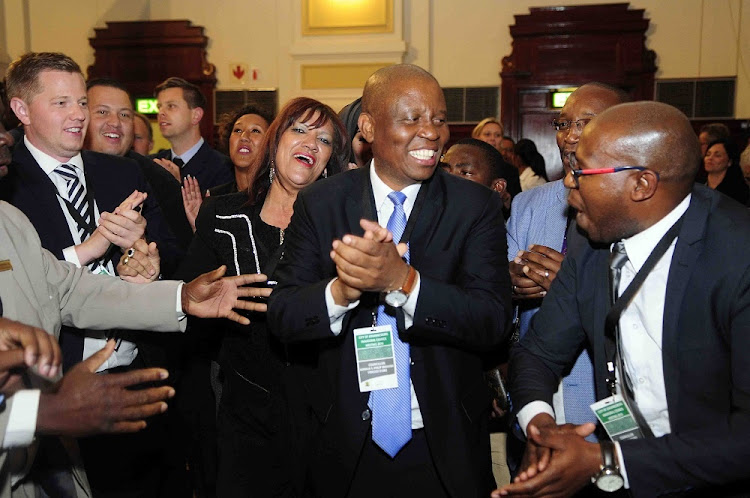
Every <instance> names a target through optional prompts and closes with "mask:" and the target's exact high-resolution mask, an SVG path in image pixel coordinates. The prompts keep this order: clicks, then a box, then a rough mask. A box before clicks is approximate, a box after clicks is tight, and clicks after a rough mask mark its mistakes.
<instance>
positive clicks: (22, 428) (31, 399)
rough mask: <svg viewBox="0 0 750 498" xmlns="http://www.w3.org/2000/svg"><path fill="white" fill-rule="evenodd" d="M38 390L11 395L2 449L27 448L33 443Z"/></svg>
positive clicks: (28, 390) (37, 409) (37, 407)
mask: <svg viewBox="0 0 750 498" xmlns="http://www.w3.org/2000/svg"><path fill="white" fill-rule="evenodd" d="M39 393H40V391H39V389H27V390H22V391H18V392H17V393H16V394H14V395H13V397H12V398H11V399H12V401H13V402H12V404H11V407H10V413H9V414H8V425H7V427H6V428H5V438H4V439H3V449H7V448H17V447H25V446H29V445H30V444H31V443H32V441H34V433H35V432H36V418H37V413H38V412H39Z"/></svg>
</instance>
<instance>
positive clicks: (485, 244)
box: [269, 65, 510, 497]
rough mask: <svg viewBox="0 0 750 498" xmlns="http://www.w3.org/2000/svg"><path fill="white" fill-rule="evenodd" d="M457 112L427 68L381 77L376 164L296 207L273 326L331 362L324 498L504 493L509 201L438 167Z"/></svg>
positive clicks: (365, 128)
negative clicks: (496, 415)
mask: <svg viewBox="0 0 750 498" xmlns="http://www.w3.org/2000/svg"><path fill="white" fill-rule="evenodd" d="M446 116H447V110H446V105H445V99H444V97H443V92H442V90H441V88H440V86H439V84H438V82H437V81H436V80H435V78H434V77H433V76H432V75H430V74H429V73H428V72H426V71H424V70H423V69H421V68H419V67H416V66H410V65H397V66H391V67H388V68H385V69H381V70H379V71H378V72H376V73H375V74H373V75H372V76H371V77H370V78H369V80H368V81H367V84H366V86H365V89H364V94H363V98H362V114H361V116H360V118H359V128H360V129H361V130H362V133H363V135H364V137H365V139H366V140H367V141H368V142H370V143H371V144H372V151H373V156H374V158H373V160H372V162H371V163H370V165H369V166H368V167H366V168H362V169H358V170H352V171H349V172H346V173H342V174H339V175H335V176H333V177H331V178H328V179H327V180H324V181H321V182H318V183H316V184H314V185H312V186H311V187H309V188H308V189H306V190H305V191H303V192H302V193H300V195H299V197H298V198H297V201H296V203H295V206H294V215H293V217H292V221H291V224H290V225H289V228H288V230H287V232H286V237H285V252H284V256H283V258H282V261H281V262H280V264H279V268H278V271H277V274H276V277H277V278H276V279H277V280H278V281H279V287H278V288H277V289H276V290H275V291H274V292H273V293H272V294H271V298H270V302H269V323H270V324H271V327H272V328H273V331H274V333H276V334H277V335H278V336H279V337H280V338H281V339H282V340H283V341H287V342H297V343H300V342H305V341H314V343H313V347H317V352H318V355H319V357H318V362H317V365H318V367H317V369H316V371H315V372H314V373H313V374H311V375H309V376H306V378H304V379H301V382H303V383H304V384H305V391H306V392H307V393H308V399H307V400H306V401H307V402H308V403H309V405H310V406H311V408H312V412H313V413H314V414H315V417H316V422H317V423H319V424H320V430H319V431H318V432H317V433H316V436H315V438H314V440H313V442H312V448H311V450H310V451H311V452H312V457H311V468H310V481H311V483H312V487H313V489H312V492H313V494H315V496H326V497H339V496H357V497H368V496H415V495H419V496H452V497H468V496H475V497H479V496H482V497H485V496H487V494H488V493H489V491H490V489H491V487H492V482H493V478H492V472H491V468H490V451H489V435H488V431H487V418H488V417H487V412H488V409H489V406H490V398H489V394H488V391H487V386H486V384H485V382H484V380H483V376H482V360H481V357H480V355H479V354H478V353H479V352H480V351H482V350H486V349H489V348H492V347H496V346H497V345H499V344H500V343H501V342H502V341H503V339H504V338H505V330H506V325H507V323H508V322H509V318H510V279H509V275H508V265H507V260H506V258H505V250H506V248H505V228H504V223H503V214H502V202H501V200H500V197H499V196H498V195H496V194H495V193H494V192H493V191H491V190H489V189H487V188H485V187H483V186H481V185H478V184H475V183H473V182H468V181H464V180H462V179H460V178H456V177H454V176H452V175H450V174H448V173H446V172H444V171H443V170H441V169H439V168H437V165H438V160H439V158H440V156H441V154H442V151H443V147H444V145H445V143H446V141H447V140H448V135H449V132H448V125H447V123H446ZM436 168H437V169H436ZM394 242H399V244H398V246H397V245H396V244H394ZM374 326H376V328H374V329H373V327H374ZM355 335H356V337H357V340H355ZM381 339H382V341H383V343H382V345H384V346H386V347H383V348H374V349H372V348H368V345H369V346H372V345H373V344H376V343H377V344H380V342H378V341H380V340H381ZM391 343H392V344H393V348H392V351H391V348H390V346H389V345H390V344H391ZM355 344H356V345H358V348H357V349H356V351H355ZM373 355H374V356H373ZM357 357H359V358H360V360H366V361H360V362H358V361H357ZM375 357H377V358H376V359H374V360H373V358H375ZM358 364H359V365H360V367H361V368H360V369H359V371H358ZM365 364H368V365H367V367H365V366H364V365H365ZM381 367H382V369H381ZM382 373H385V375H381V374H382ZM360 377H361V378H360ZM381 382H382V383H381ZM378 384H379V385H378ZM394 385H396V387H393V386H394Z"/></svg>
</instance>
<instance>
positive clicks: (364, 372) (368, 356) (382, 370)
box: [354, 325, 398, 393]
mask: <svg viewBox="0 0 750 498" xmlns="http://www.w3.org/2000/svg"><path fill="white" fill-rule="evenodd" d="M354 353H355V354H356V356H357V377H358V378H359V390H360V392H363V393H364V392H368V391H377V390H379V389H392V388H394V387H398V378H397V377H396V356H395V354H394V352H393V330H392V329H391V326H390V325H380V326H377V327H365V328H361V329H354Z"/></svg>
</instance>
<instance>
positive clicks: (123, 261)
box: [122, 256, 130, 266]
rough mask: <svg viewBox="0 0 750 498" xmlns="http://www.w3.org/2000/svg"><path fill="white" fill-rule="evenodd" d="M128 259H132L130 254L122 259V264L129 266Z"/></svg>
mask: <svg viewBox="0 0 750 498" xmlns="http://www.w3.org/2000/svg"><path fill="white" fill-rule="evenodd" d="M128 261H130V256H125V259H123V260H122V264H124V265H125V266H128Z"/></svg>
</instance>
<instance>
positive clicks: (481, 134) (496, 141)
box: [471, 118, 505, 151]
mask: <svg viewBox="0 0 750 498" xmlns="http://www.w3.org/2000/svg"><path fill="white" fill-rule="evenodd" d="M504 131H505V130H504V129H503V125H502V124H500V121H498V120H497V119H495V118H484V119H483V120H481V121H480V122H479V124H477V125H476V126H475V127H474V129H473V130H472V131H471V138H476V139H477V140H481V141H482V142H487V143H488V144H490V145H491V146H493V147H494V148H496V149H497V150H498V151H499V150H500V141H501V140H502V139H503V133H504Z"/></svg>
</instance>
